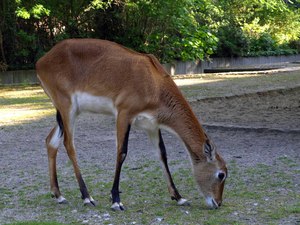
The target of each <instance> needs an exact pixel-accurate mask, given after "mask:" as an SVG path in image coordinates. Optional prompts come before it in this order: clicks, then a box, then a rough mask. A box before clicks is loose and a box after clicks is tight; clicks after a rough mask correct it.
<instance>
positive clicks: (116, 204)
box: [111, 124, 131, 210]
mask: <svg viewBox="0 0 300 225" xmlns="http://www.w3.org/2000/svg"><path fill="white" fill-rule="evenodd" d="M130 128H131V125H130V124H129V125H128V127H127V131H126V134H125V137H124V141H123V144H122V148H121V151H120V152H118V155H117V165H116V172H115V179H114V183H113V187H112V190H111V195H112V202H113V206H112V209H113V210H124V207H123V205H122V204H121V203H120V202H121V200H120V191H119V184H120V175H121V169H122V164H123V162H124V161H125V159H126V156H127V151H128V140H129V132H130Z"/></svg>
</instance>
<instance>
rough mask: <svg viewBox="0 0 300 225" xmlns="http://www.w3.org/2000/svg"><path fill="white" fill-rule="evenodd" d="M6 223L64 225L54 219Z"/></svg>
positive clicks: (16, 224) (11, 224)
mask: <svg viewBox="0 0 300 225" xmlns="http://www.w3.org/2000/svg"><path fill="white" fill-rule="evenodd" d="M7 225H64V224H63V223H57V222H54V221H50V222H42V221H27V222H15V223H10V224H7Z"/></svg>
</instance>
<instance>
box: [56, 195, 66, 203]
mask: <svg viewBox="0 0 300 225" xmlns="http://www.w3.org/2000/svg"><path fill="white" fill-rule="evenodd" d="M56 201H57V203H58V204H68V201H67V199H65V198H64V197H63V196H59V197H58V198H57V199H56Z"/></svg>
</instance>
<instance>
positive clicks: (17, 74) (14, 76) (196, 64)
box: [0, 55, 300, 85]
mask: <svg viewBox="0 0 300 225" xmlns="http://www.w3.org/2000/svg"><path fill="white" fill-rule="evenodd" d="M291 62H300V55H291V56H268V57H265V56H262V57H236V58H212V59H211V60H210V61H200V60H196V61H193V62H181V61H174V62H173V63H168V64H164V65H163V66H164V67H165V69H166V70H167V71H168V72H169V73H170V74H171V75H180V74H199V73H205V72H213V71H214V72H215V71H227V70H248V69H251V70H252V69H261V68H264V69H265V68H273V67H274V66H275V67H276V66H282V65H284V64H287V63H291ZM37 83H38V79H37V77H36V74H35V70H19V71H7V72H0V85H20V84H37Z"/></svg>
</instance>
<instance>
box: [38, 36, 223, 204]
mask: <svg viewBox="0 0 300 225" xmlns="http://www.w3.org/2000/svg"><path fill="white" fill-rule="evenodd" d="M36 71H37V74H38V78H39V80H40V82H41V85H42V87H43V89H44V91H45V92H46V94H47V95H48V96H49V97H50V98H51V100H52V102H53V105H54V107H55V108H56V110H57V114H56V118H57V122H58V123H57V125H56V126H55V127H54V128H53V129H52V130H51V132H50V133H49V135H48V137H47V138H46V145H47V151H48V159H49V172H50V186H51V191H52V193H53V196H54V197H55V198H56V199H57V201H58V203H65V202H66V199H65V198H64V197H63V196H62V194H61V192H60V190H59V186H58V181H57V174H56V155H57V151H58V147H59V144H60V140H61V138H62V136H63V138H64V146H65V148H66V151H67V154H68V156H69V158H70V160H71V162H72V164H73V167H74V172H75V175H76V178H77V181H78V184H79V188H80V191H81V194H82V199H83V200H84V204H85V205H95V201H94V199H93V198H92V197H91V195H90V194H89V192H88V189H87V187H86V185H85V182H84V180H83V178H82V176H81V172H80V169H79V166H78V164H77V159H76V152H75V146H74V123H75V119H76V117H77V116H78V115H79V114H80V113H81V112H84V111H89V112H94V113H104V114H112V115H113V116H115V117H116V129H117V135H116V136H117V137H116V138H117V160H116V169H115V177H114V182H113V187H112V190H111V195H112V206H111V208H112V209H114V210H123V209H124V207H123V205H122V203H121V201H120V194H119V193H120V192H119V181H120V174H121V167H122V164H123V162H124V160H125V158H126V155H127V145H128V138H129V132H130V128H131V125H135V126H136V127H138V128H142V129H144V130H146V131H147V133H148V134H149V137H150V139H151V141H152V143H153V144H154V146H155V147H156V148H157V149H158V150H159V153H160V160H161V161H162V165H163V170H164V173H165V175H166V179H167V184H168V190H169V192H170V195H171V198H172V199H173V200H176V201H177V203H178V204H179V205H186V204H188V202H187V200H186V199H184V198H182V196H181V195H180V194H179V192H178V190H177V189H176V187H175V184H174V182H173V180H172V177H171V173H170V170H169V168H168V164H167V154H166V149H165V145H164V142H163V139H162V135H161V131H160V129H161V128H162V129H166V130H168V131H170V132H172V133H174V134H176V135H177V136H178V137H179V138H180V139H181V140H182V142H183V143H184V145H185V146H186V149H187V151H188V153H189V156H190V159H191V164H192V167H193V173H194V176H195V179H196V182H197V184H198V185H199V188H200V190H201V192H202V193H203V195H204V197H205V198H206V202H207V204H208V205H209V206H210V207H212V208H218V207H219V206H220V205H221V202H222V193H223V189H224V183H225V179H226V177H227V168H226V165H225V162H224V160H223V159H222V157H221V156H220V155H219V154H218V153H217V152H216V150H215V147H214V145H213V144H212V142H211V141H210V140H209V138H208V136H207V135H206V134H205V132H204V131H203V129H202V127H201V125H200V124H199V122H198V120H197V118H196V116H195V114H194V113H193V112H192V110H191V108H190V106H189V104H188V103H187V101H186V100H185V99H184V97H183V95H182V94H181V92H180V91H179V89H178V87H177V86H176V84H175V83H174V82H173V80H172V78H171V77H170V75H169V74H168V73H167V72H166V71H165V70H164V68H163V67H162V66H161V64H160V63H159V62H158V60H157V59H156V58H155V57H154V56H153V55H146V54H140V53H137V52H134V51H132V50H129V49H127V48H125V47H123V46H120V45H118V44H116V43H113V42H109V41H104V40H95V39H72V40H65V41H62V42H60V43H58V44H57V45H56V46H54V47H53V48H52V49H51V50H50V51H49V52H48V53H47V54H46V55H45V56H43V57H42V58H41V59H40V60H39V61H38V62H37V64H36Z"/></svg>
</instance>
